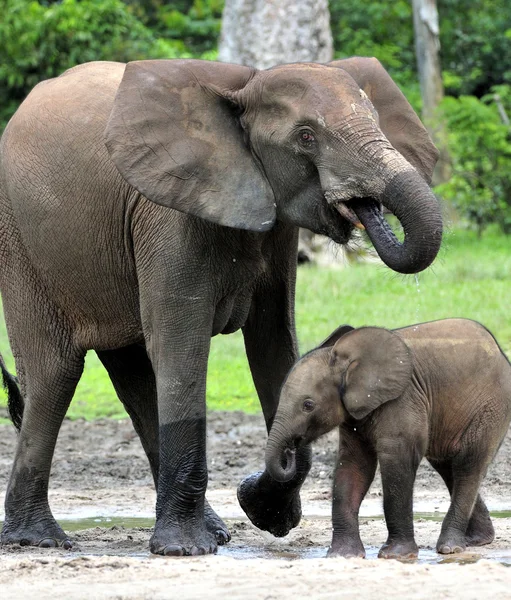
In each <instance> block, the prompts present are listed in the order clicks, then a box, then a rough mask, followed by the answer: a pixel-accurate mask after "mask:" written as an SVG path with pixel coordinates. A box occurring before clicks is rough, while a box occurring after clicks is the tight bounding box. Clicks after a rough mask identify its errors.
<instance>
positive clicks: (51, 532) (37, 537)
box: [0, 516, 73, 550]
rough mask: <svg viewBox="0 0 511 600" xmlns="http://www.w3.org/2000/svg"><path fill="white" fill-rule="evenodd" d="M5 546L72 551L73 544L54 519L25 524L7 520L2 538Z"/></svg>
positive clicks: (0, 538) (0, 539)
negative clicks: (14, 545) (17, 545)
mask: <svg viewBox="0 0 511 600" xmlns="http://www.w3.org/2000/svg"><path fill="white" fill-rule="evenodd" d="M0 542H1V543H2V545H3V544H5V545H11V544H12V545H13V544H19V545H20V546H38V547H39V548H64V550H70V549H71V548H72V547H73V543H72V542H71V540H70V539H69V538H68V536H67V535H66V533H65V532H64V530H63V529H62V528H61V527H60V525H59V524H58V523H57V521H55V519H54V518H53V517H51V516H50V517H46V518H44V519H37V521H35V520H33V519H30V520H27V522H23V523H19V522H18V523H16V524H12V525H11V523H10V520H9V519H8V518H6V520H5V523H4V526H3V528H2V534H1V536H0Z"/></svg>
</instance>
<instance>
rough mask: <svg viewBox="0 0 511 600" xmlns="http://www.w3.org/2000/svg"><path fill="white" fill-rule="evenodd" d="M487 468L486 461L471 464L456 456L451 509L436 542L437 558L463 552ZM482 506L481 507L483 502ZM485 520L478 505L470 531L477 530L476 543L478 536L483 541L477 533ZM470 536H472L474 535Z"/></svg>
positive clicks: (470, 459)
mask: <svg viewBox="0 0 511 600" xmlns="http://www.w3.org/2000/svg"><path fill="white" fill-rule="evenodd" d="M486 468H487V461H486V460H484V461H481V460H476V461H474V460H472V457H467V456H459V457H457V459H456V461H453V462H452V468H451V473H452V492H451V505H450V507H449V510H448V511H447V514H446V516H445V519H444V522H443V523H442V530H441V532H440V537H439V538H438V542H437V552H439V553H440V554H453V553H456V552H463V551H464V550H465V549H466V547H467V538H466V534H467V532H468V531H469V523H470V521H471V517H472V515H473V511H474V509H475V507H476V501H477V499H478V491H479V486H480V485H481V481H482V478H483V476H484V474H485V472H486ZM481 503H482V505H483V506H484V503H483V502H482V500H481ZM484 508H486V507H484ZM484 517H485V514H484V511H482V507H481V505H480V504H479V506H478V509H477V513H476V516H475V519H474V521H473V527H474V528H476V529H475V530H476V532H477V536H478V538H479V539H480V536H481V535H482V536H483V539H484V535H485V530H484V529H483V530H478V529H477V527H478V526H481V524H484V520H485V519H484ZM492 529H493V526H492ZM489 533H490V531H489V530H488V529H486V535H489ZM471 535H473V531H472V533H471Z"/></svg>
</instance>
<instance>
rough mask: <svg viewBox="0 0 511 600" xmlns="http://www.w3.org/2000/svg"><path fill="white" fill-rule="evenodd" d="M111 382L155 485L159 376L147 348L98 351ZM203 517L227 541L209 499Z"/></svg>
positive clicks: (220, 540)
mask: <svg viewBox="0 0 511 600" xmlns="http://www.w3.org/2000/svg"><path fill="white" fill-rule="evenodd" d="M97 355H98V357H99V359H100V360H101V362H102V363H103V365H104V367H105V368H106V370H107V371H108V375H109V376H110V379H111V381H112V384H113V386H114V388H115V391H116V393H117V396H118V397H119V400H120V401H121V402H122V404H123V405H124V408H125V409H126V412H127V413H128V415H129V416H130V418H131V420H132V422H133V427H134V428H135V431H136V432H137V433H138V435H139V437H140V441H141V443H142V447H143V448H144V451H145V453H146V455H147V458H148V460H149V464H150V466H151V472H152V474H153V479H154V483H155V486H157V484H158V472H159V460H160V456H159V434H158V403H157V394H156V379H155V377H154V371H153V367H152V365H151V361H150V360H149V357H148V356H147V352H146V349H145V347H144V346H143V345H141V344H133V345H132V346H126V347H125V348H119V349H117V350H106V351H101V352H99V351H98V352H97ZM204 518H205V520H206V526H207V529H208V531H209V532H210V533H213V534H214V535H215V537H216V540H217V543H218V544H220V545H223V544H226V543H227V542H228V541H229V540H230V539H231V534H230V533H229V530H228V529H227V526H226V525H225V523H224V522H223V521H222V519H221V518H220V517H219V516H218V515H217V514H216V512H215V511H214V510H213V509H212V508H211V506H210V505H209V503H208V502H207V500H206V503H205V506H204Z"/></svg>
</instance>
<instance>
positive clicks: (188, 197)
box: [105, 60, 276, 231]
mask: <svg viewBox="0 0 511 600" xmlns="http://www.w3.org/2000/svg"><path fill="white" fill-rule="evenodd" d="M255 73H256V71H255V70H254V69H251V68H250V67H243V66H240V65H229V64H221V63H215V62H209V61H200V60H148V61H137V62H131V63H128V64H127V65H126V70H125V72H124V76H123V78H122V81H121V84H120V86H119V89H118V91H117V95H116V97H115V101H114V105H113V109H112V112H111V114H110V119H109V122H108V125H107V128H106V131H105V141H106V146H107V148H108V151H109V153H110V157H111V158H112V160H113V162H114V163H115V165H116V167H117V169H118V170H119V171H120V173H121V175H122V176H123V177H124V179H126V180H127V181H128V182H129V183H130V184H131V185H132V186H133V187H135V188H136V189H137V190H138V191H139V192H140V193H141V194H143V195H144V196H145V197H146V198H148V199H149V200H152V201H153V202H155V203H156V204H161V205H163V206H168V207H169V208H175V209H176V210H179V211H181V212H185V213H189V214H192V215H195V216H197V217H201V218H203V219H207V220H208V221H212V222H213V223H218V224H219V225H226V226H228V227H237V228H239V229H249V230H253V231H267V230H268V229H271V227H272V226H273V224H274V222H275V218H276V212H275V204H274V202H275V200H274V196H273V192H272V190H271V187H270V185H269V183H268V181H267V180H266V178H265V176H264V175H263V174H262V172H261V170H260V168H259V166H258V165H257V164H256V162H255V161H254V159H253V157H252V154H251V152H250V150H249V148H248V147H247V145H246V144H245V142H244V132H243V130H242V128H241V125H240V123H239V119H238V118H237V117H236V111H238V112H239V111H240V109H239V108H238V107H235V106H233V104H232V99H229V100H228V99H227V98H231V95H232V93H233V92H236V91H238V90H240V89H242V88H243V87H244V86H245V84H246V83H247V82H248V81H249V80H250V79H251V78H252V77H253V76H254V74H255ZM222 92H225V97H224V96H223V95H222Z"/></svg>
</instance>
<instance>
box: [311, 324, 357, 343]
mask: <svg viewBox="0 0 511 600" xmlns="http://www.w3.org/2000/svg"><path fill="white" fill-rule="evenodd" d="M353 329H355V328H354V327H352V326H351V325H339V327H337V329H336V330H335V331H332V333H331V334H330V335H329V336H328V337H327V338H326V340H323V341H322V342H321V344H320V345H319V346H318V349H319V348H329V347H330V346H333V345H334V344H335V342H336V341H337V340H338V339H340V338H342V336H343V335H345V334H347V333H349V332H350V331H353Z"/></svg>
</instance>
